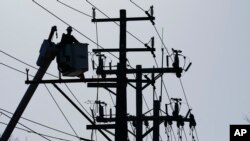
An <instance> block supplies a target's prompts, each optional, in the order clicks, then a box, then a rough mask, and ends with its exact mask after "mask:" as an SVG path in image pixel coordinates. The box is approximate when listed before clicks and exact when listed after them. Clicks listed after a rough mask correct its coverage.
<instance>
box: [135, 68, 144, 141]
mask: <svg viewBox="0 0 250 141" xmlns="http://www.w3.org/2000/svg"><path fill="white" fill-rule="evenodd" d="M141 68H142V67H141V65H137V66H136V117H137V121H136V141H142V139H143V138H142V130H143V128H142V82H141V80H142V72H141Z"/></svg>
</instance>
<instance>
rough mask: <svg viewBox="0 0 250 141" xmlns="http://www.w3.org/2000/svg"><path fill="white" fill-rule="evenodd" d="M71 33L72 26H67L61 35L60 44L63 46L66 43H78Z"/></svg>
mask: <svg viewBox="0 0 250 141" xmlns="http://www.w3.org/2000/svg"><path fill="white" fill-rule="evenodd" d="M71 33H72V27H71V26H69V27H68V28H67V34H65V33H63V35H62V39H61V42H60V45H61V46H64V45H66V44H73V43H79V42H78V40H77V39H76V38H75V37H74V36H73V35H71Z"/></svg>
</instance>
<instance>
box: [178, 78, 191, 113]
mask: <svg viewBox="0 0 250 141" xmlns="http://www.w3.org/2000/svg"><path fill="white" fill-rule="evenodd" d="M179 80H180V83H181V87H182V91H183V94H184V97H185V100H186V102H187V106H188V109H190V106H189V104H188V100H187V95H186V92H185V89H184V86H183V84H182V81H181V79H179Z"/></svg>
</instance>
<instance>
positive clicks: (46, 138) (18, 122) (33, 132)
mask: <svg viewBox="0 0 250 141" xmlns="http://www.w3.org/2000/svg"><path fill="white" fill-rule="evenodd" d="M2 114H3V115H4V116H6V117H7V118H9V119H11V117H10V116H8V115H6V114H5V113H2ZM17 123H18V124H20V125H21V126H23V127H25V128H27V129H29V130H30V132H33V133H35V134H37V135H39V136H40V137H42V138H44V139H46V140H48V141H51V140H50V139H48V138H47V137H45V136H43V135H42V134H39V133H38V132H36V131H34V130H32V129H31V128H29V127H28V126H25V125H24V124H22V123H20V122H17Z"/></svg>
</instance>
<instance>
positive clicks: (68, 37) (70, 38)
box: [60, 26, 85, 80]
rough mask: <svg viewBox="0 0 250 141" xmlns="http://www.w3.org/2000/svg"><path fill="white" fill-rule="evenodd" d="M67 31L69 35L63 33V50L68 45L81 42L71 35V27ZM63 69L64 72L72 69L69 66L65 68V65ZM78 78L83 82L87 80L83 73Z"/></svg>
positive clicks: (61, 45) (61, 43) (61, 44)
mask: <svg viewBox="0 0 250 141" xmlns="http://www.w3.org/2000/svg"><path fill="white" fill-rule="evenodd" d="M66 30H67V34H65V33H63V35H62V38H61V42H60V47H61V48H63V47H64V46H65V45H68V44H74V43H79V41H78V40H77V39H76V38H75V37H74V36H73V35H71V33H72V27H71V26H69V27H68V28H67V29H66ZM66 59H67V58H66ZM68 59H69V58H68ZM61 67H62V68H63V70H64V71H67V70H69V69H70V67H69V66H63V65H61ZM78 77H79V78H80V79H82V80H83V79H85V77H84V74H83V73H82V74H80V75H79V76H78Z"/></svg>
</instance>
